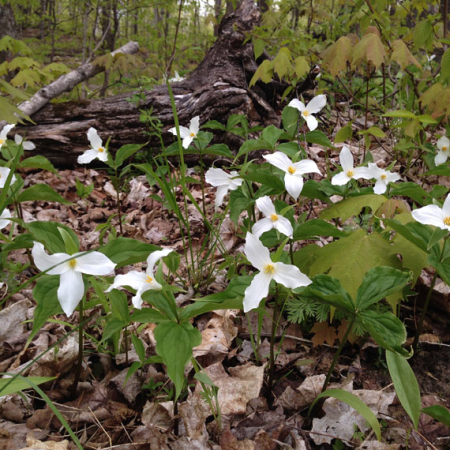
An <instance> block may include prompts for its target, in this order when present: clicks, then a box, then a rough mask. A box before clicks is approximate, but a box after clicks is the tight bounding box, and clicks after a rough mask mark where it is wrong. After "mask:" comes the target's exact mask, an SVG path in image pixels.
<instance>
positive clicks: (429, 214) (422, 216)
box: [412, 200, 450, 230]
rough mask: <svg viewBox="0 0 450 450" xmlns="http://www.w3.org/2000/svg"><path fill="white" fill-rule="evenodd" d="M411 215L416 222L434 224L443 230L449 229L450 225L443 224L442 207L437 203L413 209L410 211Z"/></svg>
mask: <svg viewBox="0 0 450 450" xmlns="http://www.w3.org/2000/svg"><path fill="white" fill-rule="evenodd" d="M446 201H447V200H446ZM412 216H413V217H414V219H415V220H417V222H420V223H423V224H424V225H434V226H435V227H439V228H442V229H443V230H446V229H447V230H450V226H447V225H445V224H444V220H443V212H442V209H441V208H439V206H437V205H428V206H424V207H423V208H418V209H415V210H414V211H413V212H412Z"/></svg>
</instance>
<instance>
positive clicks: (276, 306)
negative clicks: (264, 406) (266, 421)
mask: <svg viewBox="0 0 450 450" xmlns="http://www.w3.org/2000/svg"><path fill="white" fill-rule="evenodd" d="M279 309H280V302H279V298H278V288H277V289H276V290H275V304H274V307H273V315H272V330H271V333H270V356H269V379H268V381H267V389H268V392H269V396H270V397H269V398H271V397H272V388H273V384H274V383H273V382H274V378H275V338H276V336H277V328H278V323H279V318H280V317H279V315H280V314H281V313H279Z"/></svg>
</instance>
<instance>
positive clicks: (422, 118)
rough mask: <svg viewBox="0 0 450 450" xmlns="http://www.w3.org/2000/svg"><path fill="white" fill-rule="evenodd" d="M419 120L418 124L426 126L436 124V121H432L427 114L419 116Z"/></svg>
mask: <svg viewBox="0 0 450 450" xmlns="http://www.w3.org/2000/svg"><path fill="white" fill-rule="evenodd" d="M417 118H418V119H419V122H421V123H424V124H426V125H429V124H431V123H438V121H437V120H435V119H433V118H432V117H431V116H429V115H427V114H422V115H421V116H419V117H417Z"/></svg>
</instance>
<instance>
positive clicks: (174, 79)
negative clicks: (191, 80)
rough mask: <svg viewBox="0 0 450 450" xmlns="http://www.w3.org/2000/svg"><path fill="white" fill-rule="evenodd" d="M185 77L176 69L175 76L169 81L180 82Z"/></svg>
mask: <svg viewBox="0 0 450 450" xmlns="http://www.w3.org/2000/svg"><path fill="white" fill-rule="evenodd" d="M183 80H184V78H183V77H180V75H179V73H178V72H177V71H175V76H174V77H173V78H171V79H170V80H169V81H172V82H179V81H183Z"/></svg>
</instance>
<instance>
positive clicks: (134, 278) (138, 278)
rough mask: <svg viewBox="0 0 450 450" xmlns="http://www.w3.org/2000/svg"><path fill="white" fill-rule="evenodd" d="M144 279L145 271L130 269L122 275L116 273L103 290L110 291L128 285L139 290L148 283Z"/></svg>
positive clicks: (145, 276)
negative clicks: (110, 283)
mask: <svg viewBox="0 0 450 450" xmlns="http://www.w3.org/2000/svg"><path fill="white" fill-rule="evenodd" d="M146 280H147V274H146V273H145V272H138V271H137V270H131V271H130V272H128V273H125V274H123V275H116V277H115V278H114V282H113V284H112V285H111V286H110V287H109V288H108V289H107V290H106V291H105V292H110V291H112V290H113V289H119V288H121V287H123V286H130V287H131V288H133V289H136V290H137V291H139V290H142V289H143V288H145V287H146V285H147V284H148V283H146ZM149 286H150V285H149ZM148 289H149V288H148ZM144 291H145V289H144Z"/></svg>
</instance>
